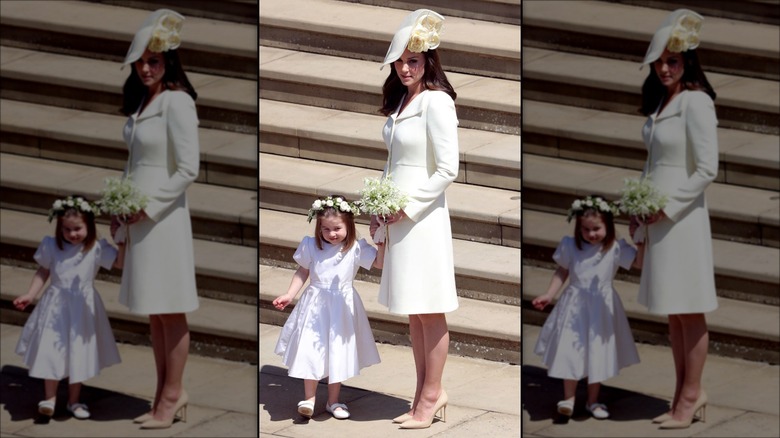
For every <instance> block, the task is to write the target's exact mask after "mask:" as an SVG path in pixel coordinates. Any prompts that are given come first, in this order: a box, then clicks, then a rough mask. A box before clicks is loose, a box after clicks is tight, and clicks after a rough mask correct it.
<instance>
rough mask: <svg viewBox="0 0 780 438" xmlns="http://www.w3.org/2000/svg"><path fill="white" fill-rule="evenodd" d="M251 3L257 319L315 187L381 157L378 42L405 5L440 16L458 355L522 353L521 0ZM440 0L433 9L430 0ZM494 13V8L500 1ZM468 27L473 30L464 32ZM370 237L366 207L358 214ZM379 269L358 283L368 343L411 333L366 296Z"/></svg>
mask: <svg viewBox="0 0 780 438" xmlns="http://www.w3.org/2000/svg"><path fill="white" fill-rule="evenodd" d="M434 3H435V4H431V2H426V4H425V5H422V4H419V2H415V1H402V2H395V1H390V2H388V1H381V0H376V1H372V0H365V1H354V2H350V1H336V0H306V1H304V0H263V1H262V2H261V3H260V26H261V32H260V194H259V198H260V213H259V216H260V232H259V240H260V301H259V307H260V320H261V322H263V323H270V324H278V325H281V324H283V323H284V321H285V320H286V318H287V315H288V314H289V309H288V310H286V311H284V312H279V311H277V310H275V309H274V308H273V306H272V305H271V301H272V300H273V299H274V298H276V297H277V296H278V295H280V294H282V293H284V292H285V291H286V289H287V287H288V285H289V282H290V279H291V278H292V274H293V272H294V269H295V263H294V261H293V260H292V254H293V252H294V251H295V248H296V247H297V245H298V243H299V242H300V241H301V239H302V238H303V236H305V235H311V233H312V232H313V229H312V228H313V226H312V225H311V224H308V223H307V222H306V220H305V218H306V214H307V211H308V209H309V207H310V206H311V202H312V200H313V199H315V198H316V197H318V196H323V195H327V194H330V193H340V194H343V195H344V196H346V197H347V198H349V199H356V198H357V196H358V190H360V189H361V188H362V186H363V179H364V178H366V177H377V176H379V175H380V174H381V171H382V169H383V167H384V163H385V160H386V157H387V152H386V148H385V146H384V142H383V141H382V138H381V134H380V132H381V127H382V125H383V124H384V121H385V118H384V117H383V116H381V115H379V113H378V109H379V106H380V104H381V86H382V83H383V81H384V79H385V78H386V76H387V74H388V69H387V68H385V69H384V70H383V71H380V70H379V66H380V64H379V63H380V62H381V61H382V59H383V58H384V55H385V52H386V51H387V47H388V44H389V41H390V40H391V38H392V35H393V33H394V32H395V29H396V27H397V26H398V24H399V23H400V22H401V20H402V19H403V17H405V16H406V14H408V13H409V12H410V11H412V10H414V9H417V8H420V7H429V8H432V9H434V10H437V12H440V13H442V14H443V15H444V16H445V19H446V21H445V25H444V34H443V37H442V44H441V46H440V48H439V51H440V54H441V58H442V60H443V63H444V68H445V70H446V71H447V76H448V78H449V80H450V82H451V83H452V84H453V86H454V88H455V91H456V92H457V93H458V98H457V100H456V102H455V104H456V108H457V112H458V118H459V121H460V126H459V144H460V160H461V168H460V172H459V175H458V178H457V180H456V182H455V183H454V184H453V185H452V186H450V188H449V189H448V190H447V199H448V202H449V205H450V214H451V217H452V228H453V236H454V242H453V244H454V250H455V274H456V283H457V288H458V293H459V296H460V308H459V309H458V310H457V311H455V312H453V313H451V314H448V322H449V325H450V330H451V339H452V346H451V349H450V351H451V352H452V353H456V354H463V355H467V356H474V357H482V358H486V359H490V360H498V361H505V362H511V363H519V361H520V322H519V319H520V167H521V166H520V164H521V162H520V135H519V134H520V81H519V79H520V52H519V49H520V27H519V12H520V1H519V0H484V1H482V0H481V1H472V2H464V1H453V2H443V1H440V2H434ZM439 6H441V8H439ZM502 11H504V12H502ZM473 35H483V36H484V38H482V39H475V38H473ZM358 222H359V226H358V232H359V234H360V235H361V236H363V237H368V236H369V233H368V227H367V223H368V217H367V216H365V215H364V216H361V217H359V219H358ZM380 276H381V271H379V270H377V269H372V270H371V271H370V272H367V271H362V270H361V272H360V274H359V277H358V280H359V281H358V282H357V285H356V286H357V289H358V291H359V293H360V295H361V297H362V298H363V301H364V303H365V304H366V308H367V311H368V313H369V320H370V323H371V326H372V328H373V329H374V335H375V337H376V339H377V340H378V341H380V342H390V343H395V344H402V345H409V340H408V326H407V324H408V321H407V319H406V317H399V316H397V315H391V314H389V313H388V312H387V309H386V308H384V307H383V306H381V305H379V304H378V303H377V295H378V289H379V287H378V282H379V278H380Z"/></svg>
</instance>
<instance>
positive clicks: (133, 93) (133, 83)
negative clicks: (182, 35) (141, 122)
mask: <svg viewBox="0 0 780 438" xmlns="http://www.w3.org/2000/svg"><path fill="white" fill-rule="evenodd" d="M162 55H163V59H164V61H165V73H164V74H163V77H162V85H163V89H165V90H179V91H185V92H186V93H187V94H189V95H190V96H191V97H192V100H196V99H197V98H198V93H196V92H195V88H194V87H193V86H192V84H191V83H190V81H189V79H187V74H186V73H185V72H184V68H183V67H182V65H181V60H180V59H179V51H178V50H168V51H167V52H162ZM134 64H135V62H133V63H132V64H131V65H130V67H131V68H132V71H131V72H130V75H129V76H128V77H127V80H126V81H125V85H124V87H122V108H121V109H120V111H121V112H122V114H124V115H126V116H129V115H130V114H133V113H135V112H136V111H138V106H139V105H141V101H142V100H143V99H144V97H146V95H147V93H148V91H149V90H148V88H147V87H146V85H144V83H143V82H141V78H139V77H138V72H137V71H136V69H135V65H134Z"/></svg>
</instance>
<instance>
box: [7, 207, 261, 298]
mask: <svg viewBox="0 0 780 438" xmlns="http://www.w3.org/2000/svg"><path fill="white" fill-rule="evenodd" d="M54 228H55V226H54V224H50V223H48V222H47V220H46V215H42V214H32V213H27V212H21V211H15V210H9V209H7V208H6V207H5V206H4V207H3V208H2V209H0V258H2V263H3V264H7V265H14V266H22V267H27V268H30V267H33V266H34V265H35V262H34V260H33V254H34V253H35V250H36V249H37V248H38V245H39V244H40V243H41V240H42V239H43V237H44V236H47V235H53V234H54ZM98 235H99V237H104V238H106V239H108V240H109V241H110V240H111V237H110V234H109V230H108V226H107V225H104V224H98ZM193 248H194V249H193V250H194V254H195V275H196V280H197V285H198V294H199V295H200V296H202V297H208V298H214V299H220V300H225V301H232V302H236V303H244V304H256V303H257V250H256V248H253V247H247V246H239V245H230V244H226V243H221V242H212V241H207V240H202V239H197V238H196V239H194V240H193ZM103 272H105V271H103ZM120 277H121V271H120V270H118V269H112V270H111V272H110V273H108V274H105V275H102V277H101V278H102V279H104V280H107V281H111V282H114V283H118V282H119V279H120ZM27 285H28V286H29V280H28V283H27Z"/></svg>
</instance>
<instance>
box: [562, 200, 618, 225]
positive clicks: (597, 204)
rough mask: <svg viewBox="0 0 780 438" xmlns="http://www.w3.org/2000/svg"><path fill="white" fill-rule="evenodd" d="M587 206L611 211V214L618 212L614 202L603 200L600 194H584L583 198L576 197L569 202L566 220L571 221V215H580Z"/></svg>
mask: <svg viewBox="0 0 780 438" xmlns="http://www.w3.org/2000/svg"><path fill="white" fill-rule="evenodd" d="M588 208H592V209H594V210H598V211H600V212H602V213H612V214H613V215H615V214H617V213H618V208H617V207H616V206H615V204H613V203H611V202H609V201H606V200H604V198H602V197H601V196H586V197H585V198H584V199H577V200H575V201H574V202H572V203H571V208H569V213H568V215H567V216H566V222H571V220H572V218H573V217H575V216H578V215H581V214H582V213H583V212H584V211H585V209H588Z"/></svg>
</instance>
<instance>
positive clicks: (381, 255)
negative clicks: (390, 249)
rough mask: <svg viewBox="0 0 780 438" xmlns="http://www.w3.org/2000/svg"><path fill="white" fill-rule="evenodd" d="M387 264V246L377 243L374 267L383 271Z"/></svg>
mask: <svg viewBox="0 0 780 438" xmlns="http://www.w3.org/2000/svg"><path fill="white" fill-rule="evenodd" d="M384 264H385V244H384V243H377V244H376V259H374V267H375V268H379V269H382V266H383V265H384Z"/></svg>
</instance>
